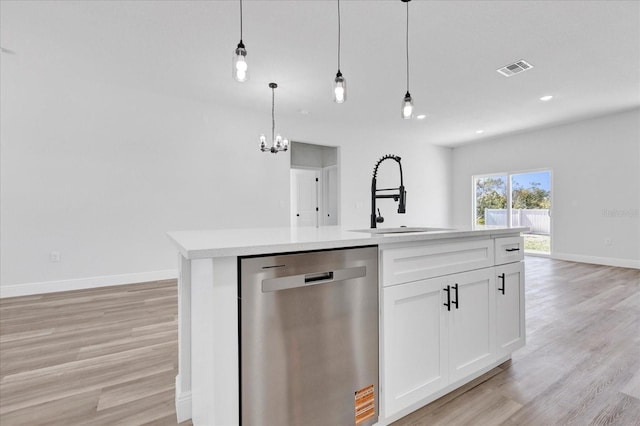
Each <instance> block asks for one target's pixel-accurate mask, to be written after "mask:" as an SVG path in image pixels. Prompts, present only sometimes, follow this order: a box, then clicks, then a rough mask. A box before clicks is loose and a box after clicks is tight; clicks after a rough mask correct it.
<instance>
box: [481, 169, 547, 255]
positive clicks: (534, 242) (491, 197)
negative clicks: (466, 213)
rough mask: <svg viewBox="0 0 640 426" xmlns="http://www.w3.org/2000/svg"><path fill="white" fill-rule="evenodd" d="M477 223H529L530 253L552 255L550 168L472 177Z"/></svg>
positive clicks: (527, 224)
mask: <svg viewBox="0 0 640 426" xmlns="http://www.w3.org/2000/svg"><path fill="white" fill-rule="evenodd" d="M473 185H474V191H475V192H474V194H475V196H474V207H473V223H474V226H526V227H528V228H529V229H530V230H529V232H528V233H527V234H524V242H525V252H526V253H527V254H539V255H550V254H551V235H552V233H551V229H552V227H551V171H550V170H536V171H528V172H513V173H500V174H493V175H483V176H474V177H473Z"/></svg>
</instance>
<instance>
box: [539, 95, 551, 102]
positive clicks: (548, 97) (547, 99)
mask: <svg viewBox="0 0 640 426" xmlns="http://www.w3.org/2000/svg"><path fill="white" fill-rule="evenodd" d="M551 99H553V96H551V95H546V96H543V97H541V98H540V100H541V101H542V102H547V101H550V100H551Z"/></svg>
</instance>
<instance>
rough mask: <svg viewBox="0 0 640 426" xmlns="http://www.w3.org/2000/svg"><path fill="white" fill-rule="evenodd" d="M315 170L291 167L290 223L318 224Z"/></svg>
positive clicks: (316, 172)
mask: <svg viewBox="0 0 640 426" xmlns="http://www.w3.org/2000/svg"><path fill="white" fill-rule="evenodd" d="M318 175H319V173H318V171H316V170H305V169H291V224H293V225H295V226H318V212H319V210H320V209H319V206H318V181H319V176H318Z"/></svg>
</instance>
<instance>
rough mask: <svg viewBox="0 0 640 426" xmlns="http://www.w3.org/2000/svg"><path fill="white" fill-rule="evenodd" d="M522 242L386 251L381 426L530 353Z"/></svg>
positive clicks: (383, 261)
mask: <svg viewBox="0 0 640 426" xmlns="http://www.w3.org/2000/svg"><path fill="white" fill-rule="evenodd" d="M521 241H522V239H521V238H520V237H518V236H514V237H507V238H498V239H495V241H494V239H491V238H487V239H483V240H478V239H470V240H467V241H465V240H462V241H460V240H458V241H455V242H451V243H447V242H444V243H441V244H438V245H434V244H430V245H415V244H413V245H407V246H405V247H397V246H396V247H386V248H385V247H382V248H381V250H380V253H381V257H380V259H381V262H380V265H381V269H382V271H381V278H382V283H381V287H382V309H383V310H382V327H383V330H382V334H381V341H382V353H381V360H382V367H381V373H382V374H381V394H382V403H383V409H384V412H383V413H382V414H383V417H382V418H381V421H380V424H388V423H389V422H391V421H394V420H397V419H398V418H400V417H401V416H403V415H406V414H408V413H410V412H411V411H413V410H416V409H418V408H420V407H421V406H423V405H425V404H427V403H429V402H431V401H433V400H434V399H436V398H438V397H439V396H442V395H444V394H446V393H448V392H450V391H452V390H454V389H455V388H456V387H459V386H461V385H462V384H464V383H466V382H468V381H470V380H472V379H473V378H474V377H477V376H478V375H480V374H482V373H483V372H485V371H488V370H489V369H491V368H493V367H495V366H496V365H498V364H499V363H500V362H504V360H505V359H508V357H509V355H510V354H511V352H513V351H514V350H515V349H518V348H520V347H522V346H524V343H525V326H524V267H523V265H524V263H523V262H520V261H518V260H520V259H522V250H516V249H519V248H521V247H522V242H521ZM507 262H513V263H507ZM495 265H497V266H495Z"/></svg>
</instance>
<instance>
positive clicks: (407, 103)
mask: <svg viewBox="0 0 640 426" xmlns="http://www.w3.org/2000/svg"><path fill="white" fill-rule="evenodd" d="M401 1H402V2H403V3H406V4H407V33H406V47H407V93H405V95H404V99H403V100H402V118H404V119H405V120H409V119H411V118H413V98H412V97H411V94H410V93H409V2H410V1H411V0H401Z"/></svg>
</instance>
